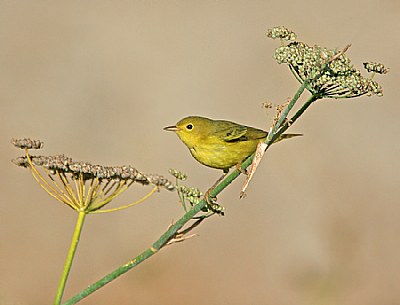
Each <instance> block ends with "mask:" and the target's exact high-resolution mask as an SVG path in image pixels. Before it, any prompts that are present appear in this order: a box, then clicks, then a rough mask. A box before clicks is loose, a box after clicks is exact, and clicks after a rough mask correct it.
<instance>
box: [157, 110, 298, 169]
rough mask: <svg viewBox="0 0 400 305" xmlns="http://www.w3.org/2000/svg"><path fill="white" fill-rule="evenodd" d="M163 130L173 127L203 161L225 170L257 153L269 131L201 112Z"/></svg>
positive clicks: (196, 156) (210, 165)
mask: <svg viewBox="0 0 400 305" xmlns="http://www.w3.org/2000/svg"><path fill="white" fill-rule="evenodd" d="M164 130H168V131H174V132H175V133H176V134H177V135H178V137H179V138H180V139H181V140H182V142H183V143H184V144H185V145H186V146H187V147H188V148H189V150H190V153H191V154H192V156H193V157H194V158H195V159H196V160H197V161H199V162H200V163H201V164H204V165H206V166H209V167H212V168H217V169H222V170H223V171H224V172H228V171H229V168H231V167H232V166H234V165H236V164H240V163H241V162H242V161H243V160H245V159H246V158H247V157H248V156H250V155H251V154H252V153H254V152H255V150H256V148H257V144H258V143H259V142H260V141H265V139H266V137H267V135H268V133H267V132H266V131H263V130H261V129H257V128H253V127H249V126H244V125H240V124H237V123H234V122H230V121H223V120H211V119H208V118H204V117H198V116H189V117H186V118H184V119H182V120H180V121H179V122H178V123H176V125H174V126H169V127H165V128H164ZM294 136H299V134H286V135H282V136H281V137H280V138H279V139H278V140H277V141H279V140H281V139H284V138H291V137H294Z"/></svg>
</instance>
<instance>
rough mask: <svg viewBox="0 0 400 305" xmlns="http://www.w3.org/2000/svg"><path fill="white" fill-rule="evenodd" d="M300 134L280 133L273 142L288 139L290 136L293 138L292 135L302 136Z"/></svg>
mask: <svg viewBox="0 0 400 305" xmlns="http://www.w3.org/2000/svg"><path fill="white" fill-rule="evenodd" d="M302 135H303V134H302V133H285V134H281V135H280V136H279V137H278V138H277V139H276V140H275V142H274V143H276V142H279V141H282V140H285V139H290V138H293V137H300V136H302Z"/></svg>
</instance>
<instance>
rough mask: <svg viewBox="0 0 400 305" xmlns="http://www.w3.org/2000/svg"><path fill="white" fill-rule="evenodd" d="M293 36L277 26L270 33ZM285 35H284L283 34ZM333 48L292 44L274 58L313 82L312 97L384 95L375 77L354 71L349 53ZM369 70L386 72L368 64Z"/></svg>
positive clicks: (366, 65)
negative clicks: (315, 95) (367, 76)
mask: <svg viewBox="0 0 400 305" xmlns="http://www.w3.org/2000/svg"><path fill="white" fill-rule="evenodd" d="M275 32H277V33H286V32H287V33H289V32H291V31H289V30H287V29H286V31H285V30H283V29H282V27H277V28H274V29H272V30H269V32H268V33H271V34H270V35H268V36H269V37H272V38H273V36H274V35H275V36H277V35H278V34H274V35H273V34H272V33H275ZM282 35H283V34H282ZM346 50H347V49H345V50H344V51H341V52H339V51H338V50H336V49H329V48H325V47H320V46H309V45H307V44H306V43H304V42H300V41H291V42H290V43H289V44H288V45H282V46H280V47H278V48H277V49H276V50H275V54H274V58H275V60H276V61H277V62H278V63H279V64H287V65H289V68H290V70H291V71H292V73H293V74H294V75H295V77H296V78H297V80H298V81H300V82H301V83H304V82H305V81H306V80H307V81H308V82H309V86H308V87H307V89H308V90H309V91H310V92H311V93H312V94H318V95H320V96H321V97H327V98H352V97H357V96H361V95H372V94H375V95H377V96H382V95H383V90H382V87H381V86H380V85H379V84H378V83H377V82H376V81H374V80H372V79H371V78H365V77H363V76H362V75H361V73H360V71H358V70H357V69H355V68H354V66H353V65H352V64H351V61H350V59H349V58H348V57H347V56H346V54H345V51H346ZM364 66H365V68H366V69H367V70H368V71H373V72H378V71H379V73H386V72H387V71H388V69H387V68H385V67H384V66H383V65H382V64H378V63H368V64H364Z"/></svg>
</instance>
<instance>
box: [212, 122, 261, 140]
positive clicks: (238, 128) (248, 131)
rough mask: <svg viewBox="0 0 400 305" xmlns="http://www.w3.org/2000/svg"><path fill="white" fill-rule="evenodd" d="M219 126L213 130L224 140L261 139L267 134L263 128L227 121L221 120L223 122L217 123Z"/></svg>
mask: <svg viewBox="0 0 400 305" xmlns="http://www.w3.org/2000/svg"><path fill="white" fill-rule="evenodd" d="M221 122H222V121H221ZM219 127H220V129H219V130H218V131H216V132H215V135H216V136H217V137H218V138H220V139H221V140H223V141H225V142H237V141H248V140H256V139H262V138H265V137H266V136H267V134H268V133H267V132H265V131H263V130H260V129H257V128H253V127H248V126H244V125H240V124H236V123H233V122H229V121H223V124H219Z"/></svg>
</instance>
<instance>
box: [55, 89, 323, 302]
mask: <svg viewBox="0 0 400 305" xmlns="http://www.w3.org/2000/svg"><path fill="white" fill-rule="evenodd" d="M307 85H308V82H305V83H304V84H303V85H302V86H301V87H300V88H299V90H298V91H297V92H296V94H295V96H294V97H293V99H292V100H291V102H290V103H289V104H288V106H287V107H286V108H285V110H284V111H283V112H282V114H281V116H280V118H279V120H278V122H277V124H276V125H275V127H274V128H273V130H272V131H271V138H270V140H269V141H270V143H273V139H274V138H275V137H274V136H275V134H276V133H277V132H278V130H279V127H281V126H282V124H283V122H284V120H285V118H286V117H287V115H288V114H289V111H290V110H291V109H292V108H293V106H294V104H295V103H296V101H297V100H298V99H299V97H300V95H301V94H302V93H303V91H304V90H305V89H306V86H307ZM318 98H319V97H317V96H312V97H311V98H310V99H309V100H308V101H307V102H306V103H305V104H304V105H303V107H302V108H300V110H298V112H297V113H296V114H295V115H294V116H293V117H292V119H291V120H292V121H291V122H292V123H291V124H293V122H294V121H295V120H296V119H297V118H298V117H300V116H301V114H302V113H303V112H304V111H305V110H306V109H307V108H308V107H309V106H310V105H311V104H312V102H314V101H315V100H316V99H318ZM291 124H290V125H291ZM290 125H288V126H286V125H285V124H284V125H283V127H284V128H285V129H284V130H283V131H285V130H286V129H287V128H289V126H290ZM280 131H281V130H279V132H280ZM283 131H282V132H283ZM268 143H269V142H268ZM253 158H254V154H253V155H251V156H250V157H249V158H248V159H247V160H246V161H244V162H243V164H242V169H246V168H247V167H248V166H249V165H250V164H251V162H252V161H253ZM240 174H241V172H240V171H239V170H234V171H232V173H230V174H229V175H228V176H226V178H225V179H224V180H223V181H221V182H220V183H219V184H218V185H217V186H216V187H215V188H214V189H213V190H212V191H211V193H210V196H212V197H216V196H217V195H218V194H219V193H221V192H222V191H223V190H224V189H225V188H226V187H227V186H228V185H229V184H231V183H232V182H233V181H234V180H235V179H236V178H237V177H238V176H240ZM206 205H207V202H206V201H205V200H204V199H202V200H201V201H200V202H199V203H198V204H196V205H194V206H193V207H192V208H191V209H190V210H189V211H188V212H186V213H185V214H184V215H183V216H182V218H180V219H179V220H178V221H177V222H176V223H174V224H173V225H171V226H170V227H169V228H168V230H167V231H166V232H165V233H164V234H163V235H161V236H160V237H159V239H158V240H157V241H156V242H155V243H153V245H152V246H151V247H150V248H148V249H146V250H145V251H143V252H142V253H141V254H139V255H138V256H136V257H135V258H134V259H132V260H130V261H129V262H128V263H126V264H125V265H123V266H121V267H119V268H117V269H116V270H114V271H112V272H111V273H109V274H107V275H106V276H104V277H103V278H101V279H100V280H98V281H97V282H95V283H93V284H91V285H89V286H88V287H87V288H85V289H84V290H82V291H81V292H79V293H78V294H76V295H75V296H73V297H72V298H71V299H69V300H67V301H66V302H65V303H63V305H73V304H76V303H77V302H79V301H80V300H82V299H83V298H85V297H87V296H88V295H90V294H92V293H93V292H95V291H96V290H98V289H100V288H101V287H103V286H104V285H106V284H107V283H109V282H111V281H112V280H114V279H116V278H117V277H119V276H121V275H122V274H124V273H126V272H128V271H129V270H130V269H132V268H133V267H135V266H137V265H139V264H140V263H141V262H143V261H145V260H146V259H148V258H150V257H151V256H153V255H154V254H155V253H157V252H158V251H159V250H160V249H161V248H162V247H163V246H165V244H166V243H167V242H168V241H169V240H171V239H172V238H173V237H174V236H175V235H176V233H177V232H178V231H179V230H180V229H181V228H182V227H183V226H184V225H185V224H186V223H187V222H189V221H190V220H192V219H193V217H194V216H195V215H196V214H198V213H199V212H200V211H201V210H202V209H203V208H204V207H205V206H206Z"/></svg>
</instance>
